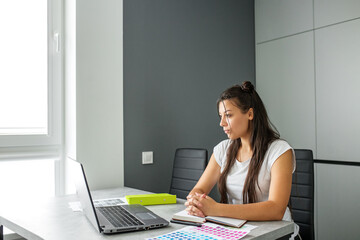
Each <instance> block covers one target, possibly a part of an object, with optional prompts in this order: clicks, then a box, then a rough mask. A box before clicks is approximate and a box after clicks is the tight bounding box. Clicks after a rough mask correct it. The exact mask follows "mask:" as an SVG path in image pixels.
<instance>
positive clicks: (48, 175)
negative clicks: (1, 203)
mask: <svg viewBox="0 0 360 240" xmlns="http://www.w3.org/2000/svg"><path fill="white" fill-rule="evenodd" d="M54 163H55V162H54V161H53V160H27V161H1V162H0V189H1V192H2V193H6V195H7V196H8V197H10V198H11V199H16V198H24V197H25V198H26V197H29V196H36V197H50V196H54V195H55V184H54V182H55V164H54ZM2 198H6V196H2Z"/></svg>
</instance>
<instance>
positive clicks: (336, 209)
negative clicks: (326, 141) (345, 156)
mask: <svg viewBox="0 0 360 240" xmlns="http://www.w3.org/2000/svg"><path fill="white" fill-rule="evenodd" d="M315 168H316V172H315V178H316V179H315V183H316V186H315V196H316V206H315V212H316V215H315V216H316V218H315V221H316V226H317V231H316V232H315V234H316V235H317V238H316V239H319V240H322V239H327V240H333V239H334V240H335V239H342V240H347V239H349V240H352V239H359V216H360V201H359V199H360V188H359V187H358V183H359V182H360V167H359V166H341V165H329V164H316V165H315ZM316 235H315V237H316Z"/></svg>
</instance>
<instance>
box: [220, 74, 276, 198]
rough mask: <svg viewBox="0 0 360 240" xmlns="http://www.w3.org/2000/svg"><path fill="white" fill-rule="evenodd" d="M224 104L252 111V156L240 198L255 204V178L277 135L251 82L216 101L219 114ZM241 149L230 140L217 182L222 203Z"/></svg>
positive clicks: (225, 92)
mask: <svg viewBox="0 0 360 240" xmlns="http://www.w3.org/2000/svg"><path fill="white" fill-rule="evenodd" d="M224 100H230V101H232V102H233V103H234V104H235V105H236V106H237V107H238V108H239V109H240V110H241V111H242V112H243V113H246V112H248V110H249V109H250V108H252V109H253V113H254V117H253V120H252V121H251V123H250V130H251V137H250V144H251V149H252V151H253V155H252V157H251V160H250V165H249V170H248V173H247V176H246V180H245V184H244V189H243V193H242V194H243V203H254V202H257V200H258V199H257V196H256V186H257V187H258V188H259V184H258V176H259V171H260V168H261V165H262V163H263V161H264V156H265V153H266V151H267V149H268V147H269V145H270V143H271V142H273V141H274V140H276V139H279V138H280V134H279V133H278V132H277V130H276V128H275V127H274V126H273V125H272V124H271V122H270V120H269V117H268V115H267V112H266V109H265V106H264V104H263V102H262V100H261V98H260V97H259V95H258V94H257V92H256V91H255V89H254V86H253V85H252V83H251V82H249V81H246V82H243V83H242V84H241V86H240V85H235V86H233V87H231V88H229V89H227V90H225V91H224V92H223V93H222V94H221V95H220V98H219V99H218V101H217V107H218V112H219V104H220V103H222V102H223V101H224ZM240 147H241V139H240V138H238V139H235V140H232V141H231V144H230V146H229V148H228V151H227V161H226V166H225V168H224V171H223V172H222V174H221V176H220V179H219V182H218V188H219V192H220V194H221V200H220V202H221V203H228V197H227V188H226V179H227V176H228V174H229V171H230V169H231V167H232V166H233V165H234V163H235V161H236V155H237V153H238V151H239V149H240Z"/></svg>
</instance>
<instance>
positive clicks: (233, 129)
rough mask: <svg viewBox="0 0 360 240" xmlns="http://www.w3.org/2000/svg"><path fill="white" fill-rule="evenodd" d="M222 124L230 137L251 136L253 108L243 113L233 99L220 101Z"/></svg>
mask: <svg viewBox="0 0 360 240" xmlns="http://www.w3.org/2000/svg"><path fill="white" fill-rule="evenodd" d="M219 116H220V126H221V127H222V128H223V130H224V132H225V134H227V136H228V138H230V139H232V140H234V139H238V138H245V137H249V136H250V121H251V120H253V117H254V115H253V109H252V108H250V109H249V110H248V111H247V112H246V113H243V112H242V111H241V110H240V108H239V107H237V106H236V103H235V102H233V100H224V101H221V102H220V103H219Z"/></svg>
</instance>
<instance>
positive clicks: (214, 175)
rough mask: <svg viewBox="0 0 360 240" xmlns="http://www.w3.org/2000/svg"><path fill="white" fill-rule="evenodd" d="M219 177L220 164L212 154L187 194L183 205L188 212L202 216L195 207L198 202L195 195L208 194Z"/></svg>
mask: <svg viewBox="0 0 360 240" xmlns="http://www.w3.org/2000/svg"><path fill="white" fill-rule="evenodd" d="M219 177H220V166H219V164H218V163H217V162H216V160H215V157H214V154H212V155H211V158H210V161H209V164H208V165H207V167H206V169H205V171H204V172H203V174H202V175H201V177H200V179H199V181H198V182H197V183H196V185H195V186H194V188H193V189H192V190H191V191H190V193H189V195H188V196H187V197H186V198H187V201H186V203H185V206H187V210H188V212H189V213H190V214H193V215H196V216H201V217H204V214H203V213H202V212H201V211H200V210H199V209H198V208H196V207H195V205H196V204H199V201H198V200H197V199H195V197H196V196H197V195H202V194H209V192H210V191H211V189H212V188H213V187H214V185H215V184H216V182H217V181H218V179H219Z"/></svg>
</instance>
